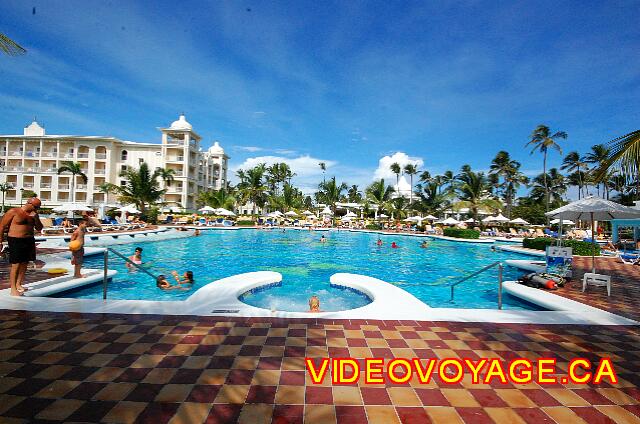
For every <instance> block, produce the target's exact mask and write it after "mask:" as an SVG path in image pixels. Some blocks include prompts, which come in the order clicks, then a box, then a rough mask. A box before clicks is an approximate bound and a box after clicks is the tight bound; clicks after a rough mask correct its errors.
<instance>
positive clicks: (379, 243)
mask: <svg viewBox="0 0 640 424" xmlns="http://www.w3.org/2000/svg"><path fill="white" fill-rule="evenodd" d="M376 245H378V246H382V239H381V238H380V237H378V241H377V242H376ZM399 247H400V246H398V244H397V243H396V242H395V241H392V242H391V248H392V249H397V248H399ZM420 247H421V248H423V249H425V248H427V247H429V242H428V241H426V240H425V241H423V242H422V243H420Z"/></svg>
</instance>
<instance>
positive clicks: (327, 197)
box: [318, 177, 348, 216]
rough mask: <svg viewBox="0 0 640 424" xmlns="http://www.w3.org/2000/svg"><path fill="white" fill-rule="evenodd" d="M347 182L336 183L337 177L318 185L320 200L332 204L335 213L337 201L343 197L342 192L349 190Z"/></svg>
mask: <svg viewBox="0 0 640 424" xmlns="http://www.w3.org/2000/svg"><path fill="white" fill-rule="evenodd" d="M347 188H348V187H347V184H346V183H340V184H338V183H336V177H332V178H331V179H330V180H329V181H324V182H322V183H320V184H319V185H318V200H319V201H320V202H322V203H324V204H326V205H328V206H330V208H331V211H332V212H333V215H334V216H335V214H336V203H337V202H339V201H340V200H341V199H342V192H343V191H345V190H347Z"/></svg>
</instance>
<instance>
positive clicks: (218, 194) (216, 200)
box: [197, 188, 236, 210]
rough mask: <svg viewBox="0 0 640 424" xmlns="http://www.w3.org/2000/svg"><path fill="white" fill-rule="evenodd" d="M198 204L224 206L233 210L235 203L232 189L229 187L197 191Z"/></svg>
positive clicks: (213, 206) (215, 206) (214, 206)
mask: <svg viewBox="0 0 640 424" xmlns="http://www.w3.org/2000/svg"><path fill="white" fill-rule="evenodd" d="M197 203H198V205H201V206H211V207H212V208H216V209H217V208H224V209H228V210H233V209H234V208H235V204H236V198H235V196H234V194H233V190H232V189H230V188H221V189H220V190H205V191H201V192H200V193H198V199H197Z"/></svg>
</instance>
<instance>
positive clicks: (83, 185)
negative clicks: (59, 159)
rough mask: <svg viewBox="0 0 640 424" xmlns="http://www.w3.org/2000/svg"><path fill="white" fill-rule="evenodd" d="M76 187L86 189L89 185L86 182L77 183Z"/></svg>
mask: <svg viewBox="0 0 640 424" xmlns="http://www.w3.org/2000/svg"><path fill="white" fill-rule="evenodd" d="M76 188H77V189H78V190H85V189H86V188H87V186H86V185H85V184H77V185H76Z"/></svg>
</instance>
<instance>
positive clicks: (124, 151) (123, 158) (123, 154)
mask: <svg viewBox="0 0 640 424" xmlns="http://www.w3.org/2000/svg"><path fill="white" fill-rule="evenodd" d="M127 156H129V153H128V152H127V151H126V150H123V151H122V154H121V155H120V160H127Z"/></svg>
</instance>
